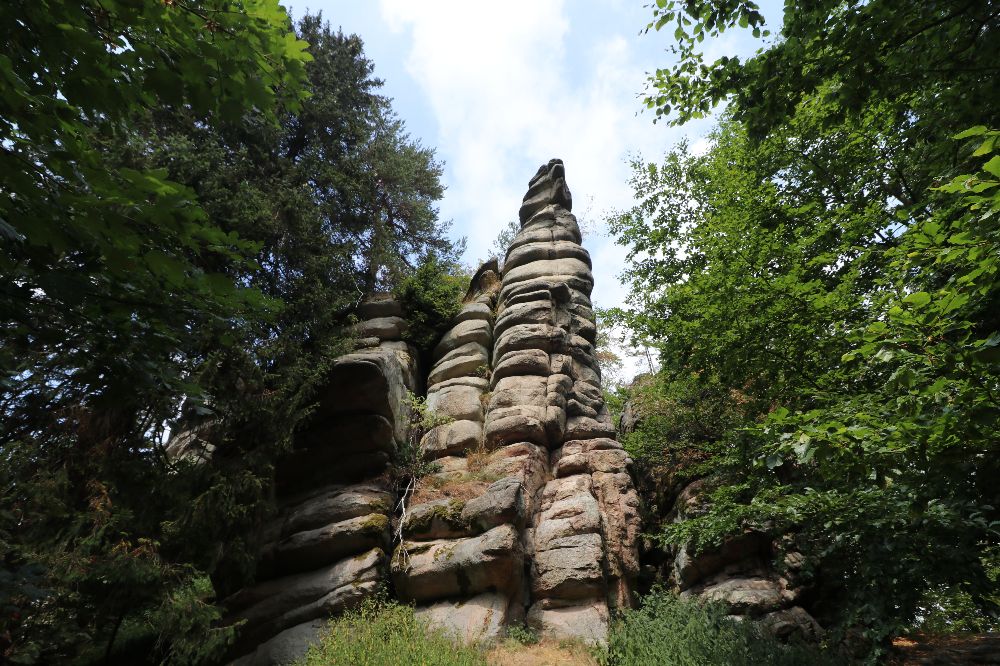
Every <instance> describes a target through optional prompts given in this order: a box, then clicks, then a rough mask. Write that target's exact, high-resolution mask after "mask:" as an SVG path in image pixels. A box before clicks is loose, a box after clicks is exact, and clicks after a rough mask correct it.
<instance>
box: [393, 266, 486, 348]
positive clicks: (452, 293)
mask: <svg viewBox="0 0 1000 666" xmlns="http://www.w3.org/2000/svg"><path fill="white" fill-rule="evenodd" d="M468 283H469V276H468V275H463V274H461V272H460V271H459V269H458V267H457V265H456V264H454V263H453V262H447V261H443V260H441V259H440V258H438V256H437V255H435V254H430V255H428V256H427V257H426V258H425V259H424V260H423V262H422V263H421V264H420V265H419V266H418V267H417V269H416V271H414V272H413V274H412V275H410V276H408V277H406V278H404V279H403V280H402V282H401V283H400V284H399V287H398V288H397V289H396V296H397V297H398V298H399V300H400V301H401V302H402V304H403V309H404V311H405V312H406V321H407V332H406V339H407V340H409V341H410V342H412V343H413V344H414V345H415V346H416V347H417V349H419V350H420V351H421V352H422V353H423V354H424V355H425V356H429V352H430V351H431V350H432V349H433V348H434V345H436V344H437V342H438V340H440V339H441V336H442V335H444V333H445V332H446V331H447V330H448V329H450V328H451V325H452V323H451V322H452V319H453V318H454V317H455V315H457V314H458V311H459V310H460V309H461V307H462V296H464V295H465V290H466V288H467V287H468Z"/></svg>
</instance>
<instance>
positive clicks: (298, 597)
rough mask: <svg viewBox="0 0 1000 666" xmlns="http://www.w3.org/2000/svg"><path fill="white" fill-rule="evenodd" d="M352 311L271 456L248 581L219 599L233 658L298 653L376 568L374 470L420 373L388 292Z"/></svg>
mask: <svg viewBox="0 0 1000 666" xmlns="http://www.w3.org/2000/svg"><path fill="white" fill-rule="evenodd" d="M358 315H359V316H360V317H361V319H362V322H361V323H360V324H359V325H358V333H359V335H360V336H361V339H360V341H359V344H360V345H361V346H362V348H361V349H360V350H358V351H355V352H353V353H350V354H346V355H344V356H342V357H340V358H338V359H337V360H336V361H335V362H334V364H333V367H332V369H331V371H330V376H329V378H328V381H327V384H326V388H325V391H324V392H323V394H322V396H321V397H320V401H319V407H318V409H317V410H316V414H315V416H314V417H313V418H312V420H311V422H310V423H309V425H308V427H307V428H306V429H305V430H304V431H303V432H302V433H301V434H300V435H299V436H298V437H297V438H296V442H295V448H294V450H293V451H292V452H291V453H289V454H288V455H287V456H285V457H284V458H283V459H282V460H280V461H279V462H278V465H277V480H276V493H277V502H278V507H279V512H278V515H277V517H276V518H275V519H274V520H272V521H271V522H270V523H269V524H267V525H265V527H264V535H263V538H262V541H263V543H264V546H263V548H262V550H261V555H260V561H259V564H258V568H257V583H256V584H255V585H253V586H252V587H249V588H245V589H243V590H241V591H239V592H238V593H236V594H235V595H233V596H231V597H230V598H228V599H226V600H225V606H226V608H227V610H228V611H229V616H228V618H227V621H228V622H230V623H233V622H240V621H242V622H243V623H244V624H243V625H242V626H241V627H240V631H239V638H238V640H237V642H236V644H235V645H234V646H233V649H232V655H233V656H234V657H237V658H236V661H235V662H234V663H236V664H239V665H240V666H251V665H254V666H256V665H262V664H279V663H287V662H289V661H292V660H294V659H297V658H298V657H300V656H301V655H302V654H303V653H304V652H305V650H306V648H307V647H308V645H309V643H311V642H313V641H314V640H315V639H316V636H317V635H318V633H319V632H320V631H321V630H322V628H323V626H325V624H326V622H327V621H328V619H329V618H330V617H331V616H333V615H336V614H337V613H339V612H341V611H343V610H344V609H346V608H350V607H351V606H353V605H355V604H357V603H358V602H360V601H361V600H362V599H363V598H364V597H365V596H366V595H368V594H371V593H372V592H373V591H374V590H375V589H376V588H377V587H378V586H379V585H382V584H383V583H384V581H385V580H386V575H387V570H388V567H387V564H388V556H387V554H388V553H389V552H390V550H391V537H390V534H391V532H390V525H391V520H392V511H393V507H394V505H395V497H394V496H393V493H392V491H391V488H390V486H389V484H388V482H387V481H386V478H385V474H384V472H385V471H386V467H387V465H389V463H390V461H391V460H392V458H393V456H394V454H395V453H396V451H397V449H398V447H400V446H401V445H402V444H403V443H404V442H405V441H406V437H407V434H408V428H409V419H410V415H409V410H408V407H407V400H406V398H407V394H408V393H409V392H417V391H419V390H420V388H421V384H420V378H419V375H418V373H417V362H416V358H417V351H416V349H414V348H413V347H412V346H411V345H409V344H407V343H406V342H403V341H401V339H400V338H401V336H402V332H403V329H404V327H405V322H404V321H403V319H402V317H401V315H402V309H401V308H400V305H399V303H397V302H395V301H392V300H389V299H379V300H374V301H369V302H367V303H364V304H362V305H361V306H360V308H359V312H358Z"/></svg>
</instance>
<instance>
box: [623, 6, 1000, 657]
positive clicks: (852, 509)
mask: <svg viewBox="0 0 1000 666" xmlns="http://www.w3.org/2000/svg"><path fill="white" fill-rule="evenodd" d="M917 4H919V3H917ZM910 9H911V10H912V11H906V12H900V11H899V7H898V5H897V4H896V3H889V2H866V3H855V2H848V3H832V2H831V3H820V4H811V5H809V6H808V7H806V6H802V7H799V6H793V5H792V4H786V6H785V15H784V26H783V28H782V34H781V38H780V39H779V40H777V41H775V42H773V43H771V44H769V45H767V46H765V48H763V49H762V50H761V51H759V52H758V53H757V54H756V55H755V56H753V57H752V58H750V59H749V60H747V61H745V62H742V61H740V60H738V59H735V58H731V57H728V56H727V57H724V58H722V59H720V60H719V61H717V62H716V63H715V64H711V65H708V66H706V67H704V68H702V67H701V56H700V54H698V52H697V49H698V47H697V46H696V45H697V43H698V42H700V41H701V40H703V39H705V37H714V36H717V35H718V34H719V33H720V32H721V31H723V30H726V29H730V28H735V27H736V26H737V25H740V26H742V27H744V28H749V29H755V30H760V28H761V26H762V20H763V19H762V17H761V16H760V14H759V12H758V11H757V7H756V6H755V5H753V4H752V3H721V4H720V3H698V2H695V3H671V2H667V1H664V2H658V3H657V8H656V9H655V10H654V14H655V15H654V19H655V20H654V24H655V27H656V28H657V29H660V28H662V27H664V26H666V25H668V24H669V25H673V26H675V27H676V32H675V39H676V40H678V43H679V50H680V53H681V60H680V63H679V65H677V66H676V67H675V68H674V69H673V70H660V71H658V72H657V73H656V74H655V76H654V77H653V79H652V80H651V83H652V85H653V87H654V88H655V92H654V93H653V94H651V96H650V98H649V99H648V100H647V104H648V105H649V106H650V107H655V108H658V109H659V110H660V111H661V112H663V113H671V112H674V111H676V112H677V114H678V115H677V116H676V118H677V121H678V122H683V121H684V120H686V119H689V118H693V117H698V116H700V115H703V114H705V113H707V112H708V111H709V110H710V109H711V108H712V107H713V106H714V105H715V104H716V103H718V102H720V101H722V100H724V99H730V101H731V102H732V104H731V106H730V107H729V110H728V112H727V115H726V116H725V117H724V118H723V120H722V122H721V124H720V126H719V128H718V129H717V131H716V132H715V133H714V134H713V136H712V139H713V144H712V146H711V148H710V149H709V150H708V152H707V153H705V154H703V155H691V154H690V153H689V151H688V150H687V148H686V146H683V145H682V146H680V147H679V148H678V149H676V150H675V151H673V152H672V153H670V154H669V155H668V156H667V157H666V159H665V160H664V161H663V163H662V164H661V165H642V164H636V165H635V177H634V181H633V185H634V187H635V189H636V194H637V198H638V204H637V205H636V207H635V208H633V209H632V210H630V211H626V212H624V213H622V214H620V215H618V216H616V217H614V218H613V219H612V220H611V225H612V229H613V231H614V232H615V233H616V234H617V235H618V237H619V239H620V241H621V242H623V243H624V244H626V245H628V246H629V248H630V250H631V255H630V261H632V262H633V263H632V266H631V268H629V269H628V270H627V271H626V273H625V277H626V279H627V280H628V281H629V282H630V283H631V285H632V287H633V288H632V294H633V296H632V298H631V301H630V306H631V307H630V309H628V310H622V311H618V312H617V313H615V314H616V316H617V317H619V320H620V321H622V322H623V323H626V324H627V325H628V326H629V327H630V328H631V329H632V330H633V331H634V332H635V334H636V335H637V337H640V338H644V339H648V340H652V341H654V342H655V344H656V345H657V346H658V347H659V349H660V357H661V361H662V363H663V370H662V372H661V373H660V375H659V376H658V377H657V378H656V380H655V382H656V384H657V385H658V387H659V388H658V389H657V390H658V391H660V392H661V393H662V395H663V396H665V398H666V400H667V402H666V403H665V404H666V405H670V402H671V401H672V402H678V403H681V404H683V400H684V398H685V397H686V396H691V395H698V393H699V392H701V391H705V392H708V393H707V394H706V395H711V392H712V388H713V387H717V388H719V389H722V392H721V393H718V394H717V395H718V396H720V397H721V396H725V395H726V392H728V393H729V397H730V398H733V399H734V403H735V405H734V406H735V407H736V409H735V410H734V411H732V412H729V413H728V416H721V414H724V413H726V412H717V413H719V414H720V419H719V420H720V428H719V430H717V431H716V432H714V433H712V434H711V436H710V437H709V438H708V439H707V441H706V442H704V443H702V444H701V445H699V447H698V450H700V451H704V452H705V453H706V454H707V455H706V456H705V458H704V459H703V464H702V465H701V467H700V468H694V471H695V472H696V473H697V474H698V475H701V474H707V475H709V477H710V479H709V483H708V486H707V488H708V494H709V498H710V500H711V508H710V510H709V511H708V512H707V513H704V514H702V515H699V516H697V517H694V518H693V519H691V520H688V521H685V522H684V523H678V524H675V525H665V526H664V527H663V530H662V531H661V533H660V536H661V538H662V539H663V541H664V542H666V543H668V544H679V543H682V542H693V543H694V544H695V545H697V546H699V547H707V546H710V545H714V544H717V543H718V542H719V541H720V540H721V539H723V538H724V537H725V536H726V535H727V534H733V533H736V532H739V531H741V530H744V529H747V528H753V529H758V530H762V531H766V532H769V533H770V534H772V535H773V536H777V535H780V534H783V533H787V532H794V533H795V540H796V545H797V547H799V548H800V549H801V550H802V551H803V552H805V553H806V554H807V559H808V560H809V561H810V562H813V563H815V572H813V573H817V574H818V577H817V578H816V581H817V584H818V585H819V588H818V589H817V592H816V595H815V597H814V598H815V600H816V601H815V604H814V607H813V608H812V609H811V610H813V611H814V612H815V613H817V614H819V615H820V616H822V620H823V621H824V622H825V623H826V624H827V625H829V626H834V627H837V626H839V627H841V628H845V627H847V626H853V627H860V628H861V629H862V630H863V631H864V632H865V633H866V635H867V637H868V638H869V639H872V645H873V646H875V648H876V650H877V649H878V647H879V646H880V645H883V644H884V639H885V638H886V637H888V636H890V635H892V634H893V633H896V632H899V631H903V630H906V629H908V628H912V627H914V626H916V625H918V624H919V623H920V622H921V621H922V620H921V618H924V619H926V618H928V617H929V615H928V613H929V609H931V608H932V607H933V606H934V605H935V604H937V605H938V606H948V607H950V608H951V609H953V610H954V611H955V612H956V613H967V614H978V615H979V616H980V617H987V618H992V617H995V616H996V614H997V612H998V608H997V606H996V597H995V593H994V589H995V584H994V583H992V582H991V581H990V578H989V574H988V570H987V569H988V568H987V566H986V565H985V564H984V562H986V561H987V558H985V556H984V554H985V553H987V552H991V548H994V546H995V544H996V543H997V540H998V528H1000V522H998V521H1000V514H998V513H997V507H998V506H1000V505H998V500H1000V496H998V495H997V492H996V489H995V488H994V487H992V486H991V485H990V482H988V481H986V480H987V479H993V478H996V476H997V475H998V473H1000V469H998V468H997V463H996V461H997V456H996V444H995V437H994V436H993V435H991V434H990V433H993V432H995V431H996V427H997V425H998V423H997V419H998V417H1000V411H998V407H1000V405H998V404H997V402H996V401H995V394H996V387H997V386H998V379H1000V378H998V377H997V374H996V373H997V371H996V368H997V366H996V363H995V359H994V355H993V349H994V347H995V342H996V340H998V339H1000V334H998V333H997V331H998V325H1000V321H998V320H997V318H996V314H995V312H996V307H995V305H996V298H997V285H998V280H997V274H996V258H995V257H996V255H997V251H998V248H997V247H995V245H994V244H995V242H996V240H997V239H996V235H995V234H996V209H997V203H996V195H995V193H996V191H997V173H996V172H997V171H1000V167H998V166H997V165H998V164H1000V158H994V157H993V154H992V153H993V151H994V150H995V146H994V144H995V143H996V138H995V137H996V134H995V129H996V127H997V126H998V124H1000V118H998V117H997V111H996V105H995V100H996V98H997V88H996V85H997V80H996V77H995V76H994V74H995V62H996V55H997V54H996V49H997V43H998V40H997V39H996V34H995V33H996V28H997V24H996V21H995V10H993V9H991V8H988V7H986V6H983V5H981V4H977V3H971V4H969V3H959V2H954V3H951V2H946V3H937V4H919V6H917V5H914V6H913V7H911V8H910ZM761 34H762V33H761ZM931 63H933V65H932V64H931ZM779 72H780V74H778V73H779ZM970 126H972V127H971V129H968V128H969V127H970ZM953 137H954V138H953ZM956 142H958V143H956ZM649 285H655V287H652V288H651V287H650V286H649ZM707 400H708V404H707V405H706V406H705V410H704V411H705V412H708V413H711V412H713V411H717V410H714V408H712V407H711V404H712V402H713V399H712V398H707ZM671 413H672V412H671V410H670V409H666V410H663V413H662V415H659V416H657V417H656V418H653V419H650V421H649V423H648V424H647V425H645V426H643V425H640V428H639V430H637V432H636V434H635V436H634V441H632V442H631V444H630V447H631V448H632V450H633V451H636V452H642V451H650V452H652V454H655V453H656V452H658V451H661V450H664V448H665V447H666V448H668V449H669V447H670V446H672V445H675V442H676V444H677V445H680V444H681V443H682V442H683V441H684V439H685V438H686V437H687V435H686V433H687V432H688V430H689V428H690V426H691V425H692V424H690V423H688V424H685V423H684V421H682V420H679V419H675V420H674V421H671V418H670V415H671ZM675 413H676V414H677V415H682V414H683V413H684V412H683V411H676V410H675ZM675 426H680V427H679V428H676V427H675ZM928 590H931V591H932V593H931V596H932V597H933V596H935V595H937V596H938V600H937V601H929V600H928V599H926V598H924V597H925V595H926V594H927V591H928ZM966 595H967V596H966ZM946 597H947V599H950V600H951V601H947V600H946V599H945V598H946ZM973 608H974V609H975V611H973V610H972V609H973ZM960 609H961V610H960ZM949 617H950V620H949V622H950V626H954V627H960V626H963V624H964V625H965V626H972V625H971V624H970V623H969V622H966V621H965V620H960V619H959V618H958V617H957V615H950V616H949ZM966 617H967V618H968V619H969V620H970V621H971V618H972V617H973V615H966ZM990 622H992V620H989V621H988V622H987V624H989V623H990ZM973 624H974V623H973Z"/></svg>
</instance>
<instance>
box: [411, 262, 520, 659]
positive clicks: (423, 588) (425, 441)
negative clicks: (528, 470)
mask: <svg viewBox="0 0 1000 666" xmlns="http://www.w3.org/2000/svg"><path fill="white" fill-rule="evenodd" d="M497 270H498V269H497V267H496V263H495V262H494V263H493V264H492V265H490V264H487V265H485V266H483V268H481V269H480V270H479V272H478V273H477V275H476V277H475V278H474V279H473V283H472V285H471V287H470V289H469V294H467V296H466V298H465V304H464V305H463V307H462V309H461V311H460V312H459V313H458V315H457V316H456V317H455V319H454V321H453V322H452V327H451V329H450V330H449V331H448V332H447V333H446V334H445V335H444V337H443V338H442V339H441V341H440V342H439V343H438V345H437V347H436V348H435V349H434V354H433V356H434V365H433V367H432V368H431V371H430V374H429V376H428V380H427V384H428V389H427V407H428V410H429V412H430V413H431V414H432V415H433V418H435V419H441V420H444V421H445V422H444V423H441V424H439V425H437V426H435V427H433V428H431V429H430V430H429V431H428V432H427V433H426V434H425V435H424V436H423V437H422V438H421V441H420V450H421V453H422V455H423V456H424V458H426V459H428V460H432V461H434V462H435V463H436V464H437V465H438V466H439V468H440V470H439V471H438V472H437V473H435V474H432V475H430V476H428V477H425V478H423V479H421V480H420V482H419V484H418V486H417V489H416V492H415V493H414V495H413V496H412V498H411V502H410V505H409V506H408V507H407V510H406V513H405V515H404V516H403V518H402V521H403V522H402V526H401V528H402V529H401V534H402V542H401V543H400V544H399V546H398V547H397V549H396V551H395V553H394V554H393V557H392V563H391V564H392V577H393V582H394V584H395V588H396V593H397V595H399V596H400V597H401V598H402V599H404V600H406V601H413V602H416V603H417V614H418V615H419V616H420V617H421V618H422V619H424V620H425V621H427V622H429V623H430V624H432V625H434V626H436V627H439V628H442V629H444V630H446V631H448V632H449V633H452V634H454V635H456V636H458V637H460V638H462V639H464V640H466V641H469V642H488V641H490V640H493V639H495V638H497V637H498V636H500V634H501V633H502V631H503V629H504V626H505V625H506V624H507V623H508V621H509V620H510V616H511V615H510V614H511V611H512V610H515V611H516V610H517V608H518V605H517V603H515V601H514V600H518V601H519V600H520V599H521V597H522V588H523V571H524V559H523V551H522V545H521V537H520V530H521V528H522V527H523V526H524V518H525V516H524V510H523V506H524V503H523V493H522V492H521V486H520V484H519V482H518V481H517V479H511V478H504V479H499V478H495V477H496V475H493V474H492V473H491V472H488V471H487V470H486V469H485V463H486V455H485V451H484V449H483V420H484V405H483V402H484V401H483V398H484V395H485V394H486V392H487V390H488V388H489V379H488V378H489V372H490V354H491V352H492V348H493V316H494V315H493V306H494V303H495V299H496V291H497V288H498V287H499V276H498V275H497ZM522 606H523V604H522Z"/></svg>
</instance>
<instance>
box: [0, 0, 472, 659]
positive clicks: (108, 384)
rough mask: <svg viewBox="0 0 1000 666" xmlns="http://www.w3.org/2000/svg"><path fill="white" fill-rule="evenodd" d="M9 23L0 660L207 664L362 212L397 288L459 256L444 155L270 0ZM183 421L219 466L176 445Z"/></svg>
mask: <svg viewBox="0 0 1000 666" xmlns="http://www.w3.org/2000/svg"><path fill="white" fill-rule="evenodd" d="M0 24H3V25H4V26H5V28H7V30H6V34H8V35H9V37H10V45H9V46H10V48H9V49H8V51H7V56H4V57H0V77H3V78H4V79H5V80H6V81H7V83H8V84H10V85H4V86H0V87H2V88H3V90H4V92H3V93H0V118H2V119H3V120H2V121H0V139H2V140H3V144H4V151H3V152H2V155H0V167H2V168H0V172H2V174H0V190H2V191H3V192H4V193H6V195H5V197H3V198H2V200H0V239H2V243H0V274H2V276H3V279H2V280H0V283H2V287H0V311H2V312H3V319H2V321H0V330H2V335H3V343H2V344H0V391H2V394H0V456H2V458H3V460H4V464H3V465H0V605H2V607H3V609H4V611H3V614H2V616H0V653H2V654H3V658H4V659H5V660H9V661H14V662H17V663H93V662H107V663H155V662H161V661H166V662H177V663H194V662H199V661H205V660H212V659H216V658H217V657H218V656H219V653H220V652H221V651H223V650H224V648H225V644H226V643H227V642H228V640H229V638H230V634H231V632H229V631H226V630H222V629H220V628H218V626H217V622H216V620H217V618H218V616H219V614H220V613H221V609H220V608H219V607H218V606H217V605H216V604H215V601H216V599H217V598H218V597H222V596H225V595H227V594H229V593H231V592H232V591H234V590H235V589H237V588H238V587H240V586H242V585H244V584H245V583H247V582H248V581H250V580H252V578H253V575H254V566H255V553H256V550H257V548H258V546H259V544H257V543H255V542H254V535H255V534H256V533H257V527H259V525H260V523H261V522H262V520H264V518H265V517H267V515H268V514H269V512H270V511H272V510H273V507H272V506H271V500H270V497H271V482H272V478H273V473H274V463H275V461H276V459H277V457H278V456H279V455H280V454H281V453H282V452H283V451H284V450H286V449H287V448H288V447H289V446H290V443H291V440H292V437H293V436H294V433H295V431H296V429H297V428H298V427H300V425H302V423H303V422H304V421H305V420H306V419H307V418H309V415H310V412H311V409H312V405H313V401H314V400H315V394H316V391H317V388H318V387H319V386H320V385H321V383H322V382H323V381H324V377H325V372H326V370H327V369H328V367H329V363H330V362H331V360H332V359H333V358H334V357H335V356H336V355H337V354H338V353H340V352H341V351H346V349H347V345H346V343H345V341H344V340H343V339H342V338H341V333H340V331H342V330H343V329H344V327H345V324H346V323H347V318H348V314H349V312H350V311H351V310H352V309H353V307H354V305H355V303H356V302H357V300H358V298H359V296H360V294H361V293H362V292H363V291H364V290H365V289H366V288H367V287H368V286H370V285H369V284H368V278H369V275H370V273H371V271H370V270H369V269H370V268H371V265H372V257H373V256H375V254H373V252H372V247H373V243H372V238H373V237H374V236H373V233H374V232H373V229H374V228H375V227H377V226H378V225H379V223H380V222H379V220H381V222H384V223H386V224H388V225H390V226H391V227H392V231H391V232H387V233H382V234H379V235H378V239H379V240H378V243H377V244H376V245H377V246H378V247H379V248H380V249H379V251H378V257H380V258H378V259H377V260H376V262H375V263H376V268H375V272H376V273H378V275H379V279H380V280H383V281H389V280H398V279H400V278H401V277H402V276H403V275H405V274H407V273H408V272H410V271H411V268H410V267H409V264H408V262H410V263H413V262H414V261H415V259H414V258H415V257H418V256H422V255H423V254H424V253H426V252H427V251H429V250H435V251H438V252H440V253H442V255H448V256H450V255H449V253H450V252H451V251H452V245H451V243H450V242H449V241H448V240H447V239H446V237H445V235H444V229H443V226H442V225H440V224H439V223H438V222H437V219H436V210H435V208H434V205H433V202H434V200H435V199H436V198H437V197H439V196H440V192H441V188H440V183H439V175H440V169H439V167H438V166H437V165H436V164H435V163H434V160H433V152H432V151H430V150H428V149H425V148H422V147H420V146H419V144H417V143H416V142H414V141H412V140H410V139H409V138H408V137H407V136H406V134H405V130H404V127H403V124H402V123H401V122H400V121H399V120H398V119H397V118H395V116H394V115H393V114H392V110H391V107H390V105H389V101H388V100H387V99H386V98H385V97H382V96H380V95H378V94H377V89H378V87H379V86H380V82H379V81H378V80H377V79H375V78H373V76H372V70H373V65H372V63H371V62H370V61H369V60H367V59H366V58H365V57H364V54H363V51H362V45H361V41H360V40H359V39H357V38H356V37H349V36H344V35H342V34H340V33H333V32H331V31H330V30H329V27H328V26H325V25H324V24H323V22H322V21H321V20H320V18H319V17H312V16H310V17H306V18H305V19H303V20H302V21H301V22H300V24H299V25H298V26H297V32H298V35H296V32H295V31H293V30H292V25H291V22H290V20H289V18H288V16H287V14H286V13H285V11H284V9H282V8H281V7H280V6H279V5H278V4H277V2H276V1H274V0H251V1H249V2H242V3H239V4H238V6H236V5H232V3H225V2H215V1H209V0H206V1H200V2H193V1H192V2H188V1H182V0H178V1H177V2H163V3H161V2H137V1H131V0H129V1H125V2H115V1H112V2H106V1H105V2H99V3H96V2H85V3H77V4H73V3H64V2H55V3H46V5H45V6H44V7H38V6H36V5H35V4H32V3H23V2H15V3H13V4H11V5H10V6H7V5H5V6H4V7H3V9H0ZM300 37H301V38H304V39H305V40H308V41H309V42H310V44H311V46H310V50H309V52H306V51H305V50H304V48H305V46H306V42H305V41H303V39H300ZM307 79H308V80H307ZM307 84H308V86H307ZM307 87H308V88H309V89H310V91H311V94H309V93H308V92H307V90H306V89H307ZM380 216H381V217H380ZM386 257H402V258H401V259H399V260H395V259H393V260H392V261H389V260H387V259H386ZM185 430H192V431H197V432H198V434H199V436H200V437H203V438H204V439H205V440H206V441H207V442H209V443H210V444H211V445H212V446H213V447H215V455H214V457H213V459H212V460H211V462H210V463H208V464H203V465H193V464H191V463H188V462H183V461H176V460H169V459H168V458H167V456H166V455H165V450H164V445H165V443H166V442H167V440H168V433H170V434H177V433H178V432H181V431H185ZM209 580H210V581H211V587H210V588H209V587H208V585H207V581H209Z"/></svg>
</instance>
